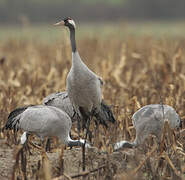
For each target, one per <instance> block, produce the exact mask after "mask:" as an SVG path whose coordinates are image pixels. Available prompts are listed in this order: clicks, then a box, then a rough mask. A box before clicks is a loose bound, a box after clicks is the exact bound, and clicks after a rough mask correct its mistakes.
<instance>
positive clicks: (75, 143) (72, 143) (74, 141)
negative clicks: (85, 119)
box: [68, 140, 83, 147]
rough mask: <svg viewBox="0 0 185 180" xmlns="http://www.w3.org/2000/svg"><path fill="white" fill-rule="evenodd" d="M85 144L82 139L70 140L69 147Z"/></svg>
mask: <svg viewBox="0 0 185 180" xmlns="http://www.w3.org/2000/svg"><path fill="white" fill-rule="evenodd" d="M82 145H83V143H81V142H80V141H78V140H73V141H69V142H68V146H69V147H73V146H79V147H80V146H82Z"/></svg>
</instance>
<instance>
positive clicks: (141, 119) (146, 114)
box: [114, 104, 182, 151]
mask: <svg viewBox="0 0 185 180" xmlns="http://www.w3.org/2000/svg"><path fill="white" fill-rule="evenodd" d="M165 119H167V120H168V122H169V126H170V128H171V129H175V128H179V127H181V126H182V121H181V119H180V117H179V115H178V114H177V113H176V111H175V110H174V109H173V108H172V107H171V106H168V105H161V104H150V105H146V106H144V107H142V108H141V109H139V110H138V111H137V112H135V113H134V114H133V116H132V122H133V126H134V128H135V129H136V138H135V140H134V142H128V141H120V142H117V143H116V144H115V145H114V150H115V151H117V150H120V149H123V148H133V147H137V146H139V145H141V144H142V143H143V142H144V140H145V139H146V138H147V137H148V136H149V135H150V134H153V135H155V136H156V137H157V141H158V142H160V138H161V135H162V130H163V125H164V120H165Z"/></svg>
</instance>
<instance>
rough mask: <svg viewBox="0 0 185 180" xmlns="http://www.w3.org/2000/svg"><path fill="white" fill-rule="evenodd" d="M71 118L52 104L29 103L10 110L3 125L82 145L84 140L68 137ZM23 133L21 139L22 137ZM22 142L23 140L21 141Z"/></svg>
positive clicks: (64, 142) (62, 141)
mask: <svg viewBox="0 0 185 180" xmlns="http://www.w3.org/2000/svg"><path fill="white" fill-rule="evenodd" d="M71 125H72V122H71V119H70V117H69V116H68V115H67V113H65V112H64V111H62V110H60V109H59V108H56V107H53V106H44V105H30V106H26V107H22V108H17V109H15V110H14V111H12V112H11V113H10V115H9V117H8V121H7V123H6V125H5V128H6V129H14V130H18V129H22V130H23V131H25V132H26V133H28V134H36V135H37V136H38V137H40V138H41V139H42V140H43V139H44V137H58V138H59V140H60V141H61V143H62V144H66V145H68V146H82V145H83V144H84V142H85V141H84V140H72V139H71V138H70V135H69V133H70V130H71ZM24 136H25V133H24V134H23V135H22V137H21V139H24ZM23 143H24V142H23Z"/></svg>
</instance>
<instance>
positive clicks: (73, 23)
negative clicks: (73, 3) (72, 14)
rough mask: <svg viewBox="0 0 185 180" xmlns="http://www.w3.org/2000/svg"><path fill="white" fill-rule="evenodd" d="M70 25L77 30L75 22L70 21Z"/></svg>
mask: <svg viewBox="0 0 185 180" xmlns="http://www.w3.org/2000/svg"><path fill="white" fill-rule="evenodd" d="M68 22H69V23H70V24H72V25H73V26H74V27H75V28H76V25H75V22H74V21H73V20H69V21H68Z"/></svg>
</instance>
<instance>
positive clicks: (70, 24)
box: [54, 17, 76, 29]
mask: <svg viewBox="0 0 185 180" xmlns="http://www.w3.org/2000/svg"><path fill="white" fill-rule="evenodd" d="M54 26H67V27H68V28H73V29H75V28H76V25H75V22H74V20H73V19H72V18H70V17H67V18H64V19H63V20H62V21H59V22H58V23H55V24H54Z"/></svg>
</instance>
